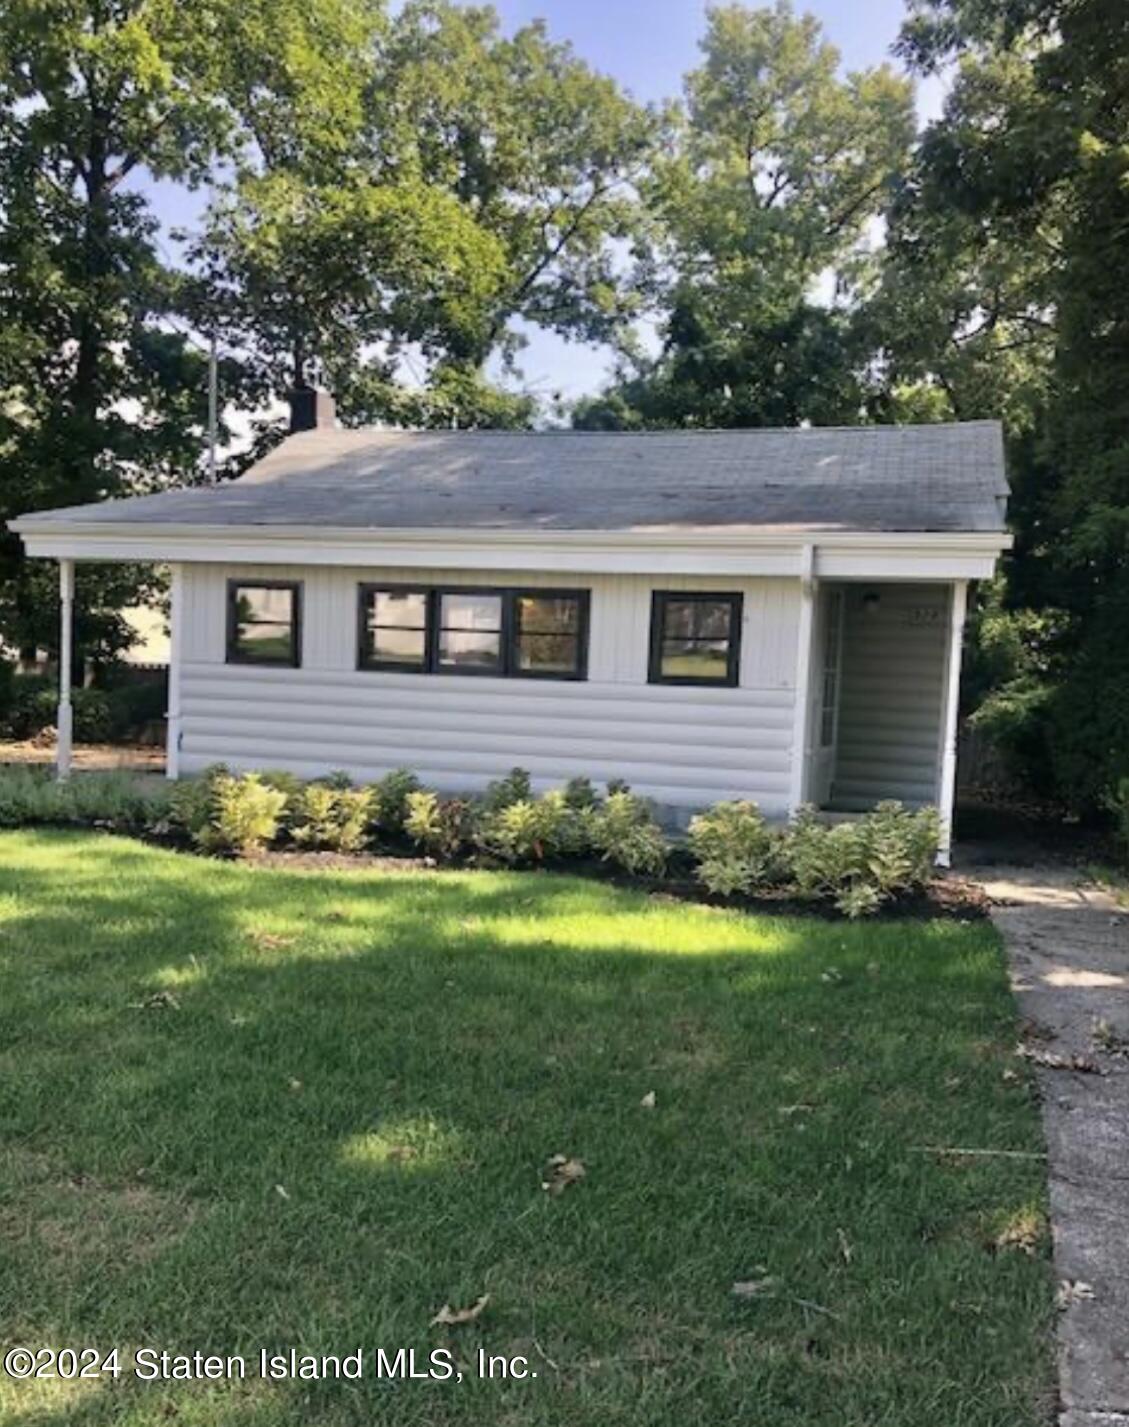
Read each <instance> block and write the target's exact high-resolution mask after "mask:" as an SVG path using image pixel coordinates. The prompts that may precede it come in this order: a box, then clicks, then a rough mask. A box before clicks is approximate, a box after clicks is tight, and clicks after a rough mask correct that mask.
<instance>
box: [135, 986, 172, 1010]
mask: <svg viewBox="0 0 1129 1427" xmlns="http://www.w3.org/2000/svg"><path fill="white" fill-rule="evenodd" d="M129 1009H130V1010H131V1011H165V1010H168V1011H179V1010H180V1002H179V1001H178V1000H177V999H176V997H175V996H174V995H173V993H172V992H171V991H154V992H153V994H152V995H151V996H146V997H145V999H144V1001H131V1002H130V1003H129Z"/></svg>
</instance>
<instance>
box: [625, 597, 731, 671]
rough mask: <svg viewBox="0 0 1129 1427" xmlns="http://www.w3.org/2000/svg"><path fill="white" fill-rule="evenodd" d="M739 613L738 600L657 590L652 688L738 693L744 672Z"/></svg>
mask: <svg viewBox="0 0 1129 1427" xmlns="http://www.w3.org/2000/svg"><path fill="white" fill-rule="evenodd" d="M741 609H742V598H741V596H740V595H739V594H732V595H731V594H714V592H713V591H712V590H710V591H705V590H693V591H683V590H655V592H654V594H653V595H652V597H651V660H650V671H649V675H648V678H649V680H650V682H651V683H652V684H704V685H706V686H712V687H715V688H733V687H735V686H736V684H737V681H738V677H739V671H740V667H741Z"/></svg>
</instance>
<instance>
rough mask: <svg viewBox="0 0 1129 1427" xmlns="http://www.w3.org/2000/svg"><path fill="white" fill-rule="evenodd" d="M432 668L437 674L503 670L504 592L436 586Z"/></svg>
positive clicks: (485, 672)
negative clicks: (448, 588) (445, 588)
mask: <svg viewBox="0 0 1129 1427" xmlns="http://www.w3.org/2000/svg"><path fill="white" fill-rule="evenodd" d="M435 629H436V640H435V669H436V672H437V673H440V674H494V675H495V676H497V675H499V674H504V673H505V672H506V642H507V641H506V594H505V593H504V592H503V591H501V590H486V589H480V590H436V592H435Z"/></svg>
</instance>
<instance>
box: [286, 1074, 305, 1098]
mask: <svg viewBox="0 0 1129 1427" xmlns="http://www.w3.org/2000/svg"><path fill="white" fill-rule="evenodd" d="M286 1083H287V1085H289V1087H290V1089H291V1090H293V1091H294V1093H295V1094H297V1093H298V1091H299V1090H301V1088H302V1082H301V1081H300V1080H299V1079H297V1077H296V1076H293V1075H292V1076H291V1077H290V1079H289V1080H288V1081H287V1082H286Z"/></svg>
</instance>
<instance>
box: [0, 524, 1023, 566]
mask: <svg viewBox="0 0 1129 1427" xmlns="http://www.w3.org/2000/svg"><path fill="white" fill-rule="evenodd" d="M9 528H10V529H12V530H14V531H15V532H16V533H17V534H19V535H20V536H21V537H22V539H23V541H24V544H25V546H26V548H27V552H28V554H29V555H32V556H40V557H47V558H56V559H67V558H70V559H80V560H81V559H89V560H109V561H113V560H138V561H153V562H158V563H176V562H190V563H197V562H208V563H222V564H239V565H251V564H263V565H270V564H290V565H303V564H306V565H315V566H316V565H345V566H364V567H367V568H372V567H374V566H381V565H385V566H406V567H411V566H413V565H415V566H444V565H446V566H449V567H451V568H462V569H498V570H502V569H511V570H518V569H530V568H536V569H555V570H562V571H567V570H572V571H590V572H593V573H599V572H602V571H614V572H632V571H634V572H640V573H662V572H668V573H672V574H673V573H686V574H695V573H698V574H704V573H717V574H746V575H750V574H766V575H793V574H799V573H800V571H801V568H802V564H803V554H804V550H805V549H806V548H807V547H809V546H810V547H813V550H814V552H815V567H816V571H817V573H818V574H820V575H822V576H824V577H825V578H826V577H838V578H872V579H873V578H879V577H881V576H883V575H887V576H890V577H892V578H921V579H928V578H944V579H949V578H954V579H956V578H974V579H975V578H982V577H984V576H986V575H989V574H991V572H992V569H993V568H994V565H995V561H996V559H997V558H998V557H999V555H1000V553H1001V552H1002V551H1004V550H1006V549H1008V548H1010V546H1011V536H1010V534H1008V532H1007V531H1005V530H988V531H888V530H883V531H877V530H876V531H868V530H844V529H836V528H835V527H818V528H816V527H802V526H790V527H781V528H776V529H773V528H765V527H755V526H726V527H710V528H700V527H693V528H688V527H678V526H651V527H646V528H637V529H633V530H563V531H562V530H538V529H522V530H446V529H424V530H419V529H415V530H389V529H383V530H365V529H359V530H358V529H348V528H328V527H319V528H317V529H312V530H311V529H310V528H309V527H305V528H303V527H300V526H263V525H258V526H214V525H212V526H201V525H188V524H183V525H174V524H161V525H141V524H139V523H126V522H109V521H107V522H102V521H98V522H95V521H81V522H79V521H76V522H73V523H68V522H65V521H61V520H59V519H58V518H55V519H50V520H42V521H36V520H35V519H34V517H28V516H24V517H22V518H21V519H19V520H16V521H13V522H11V525H10V527H9Z"/></svg>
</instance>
